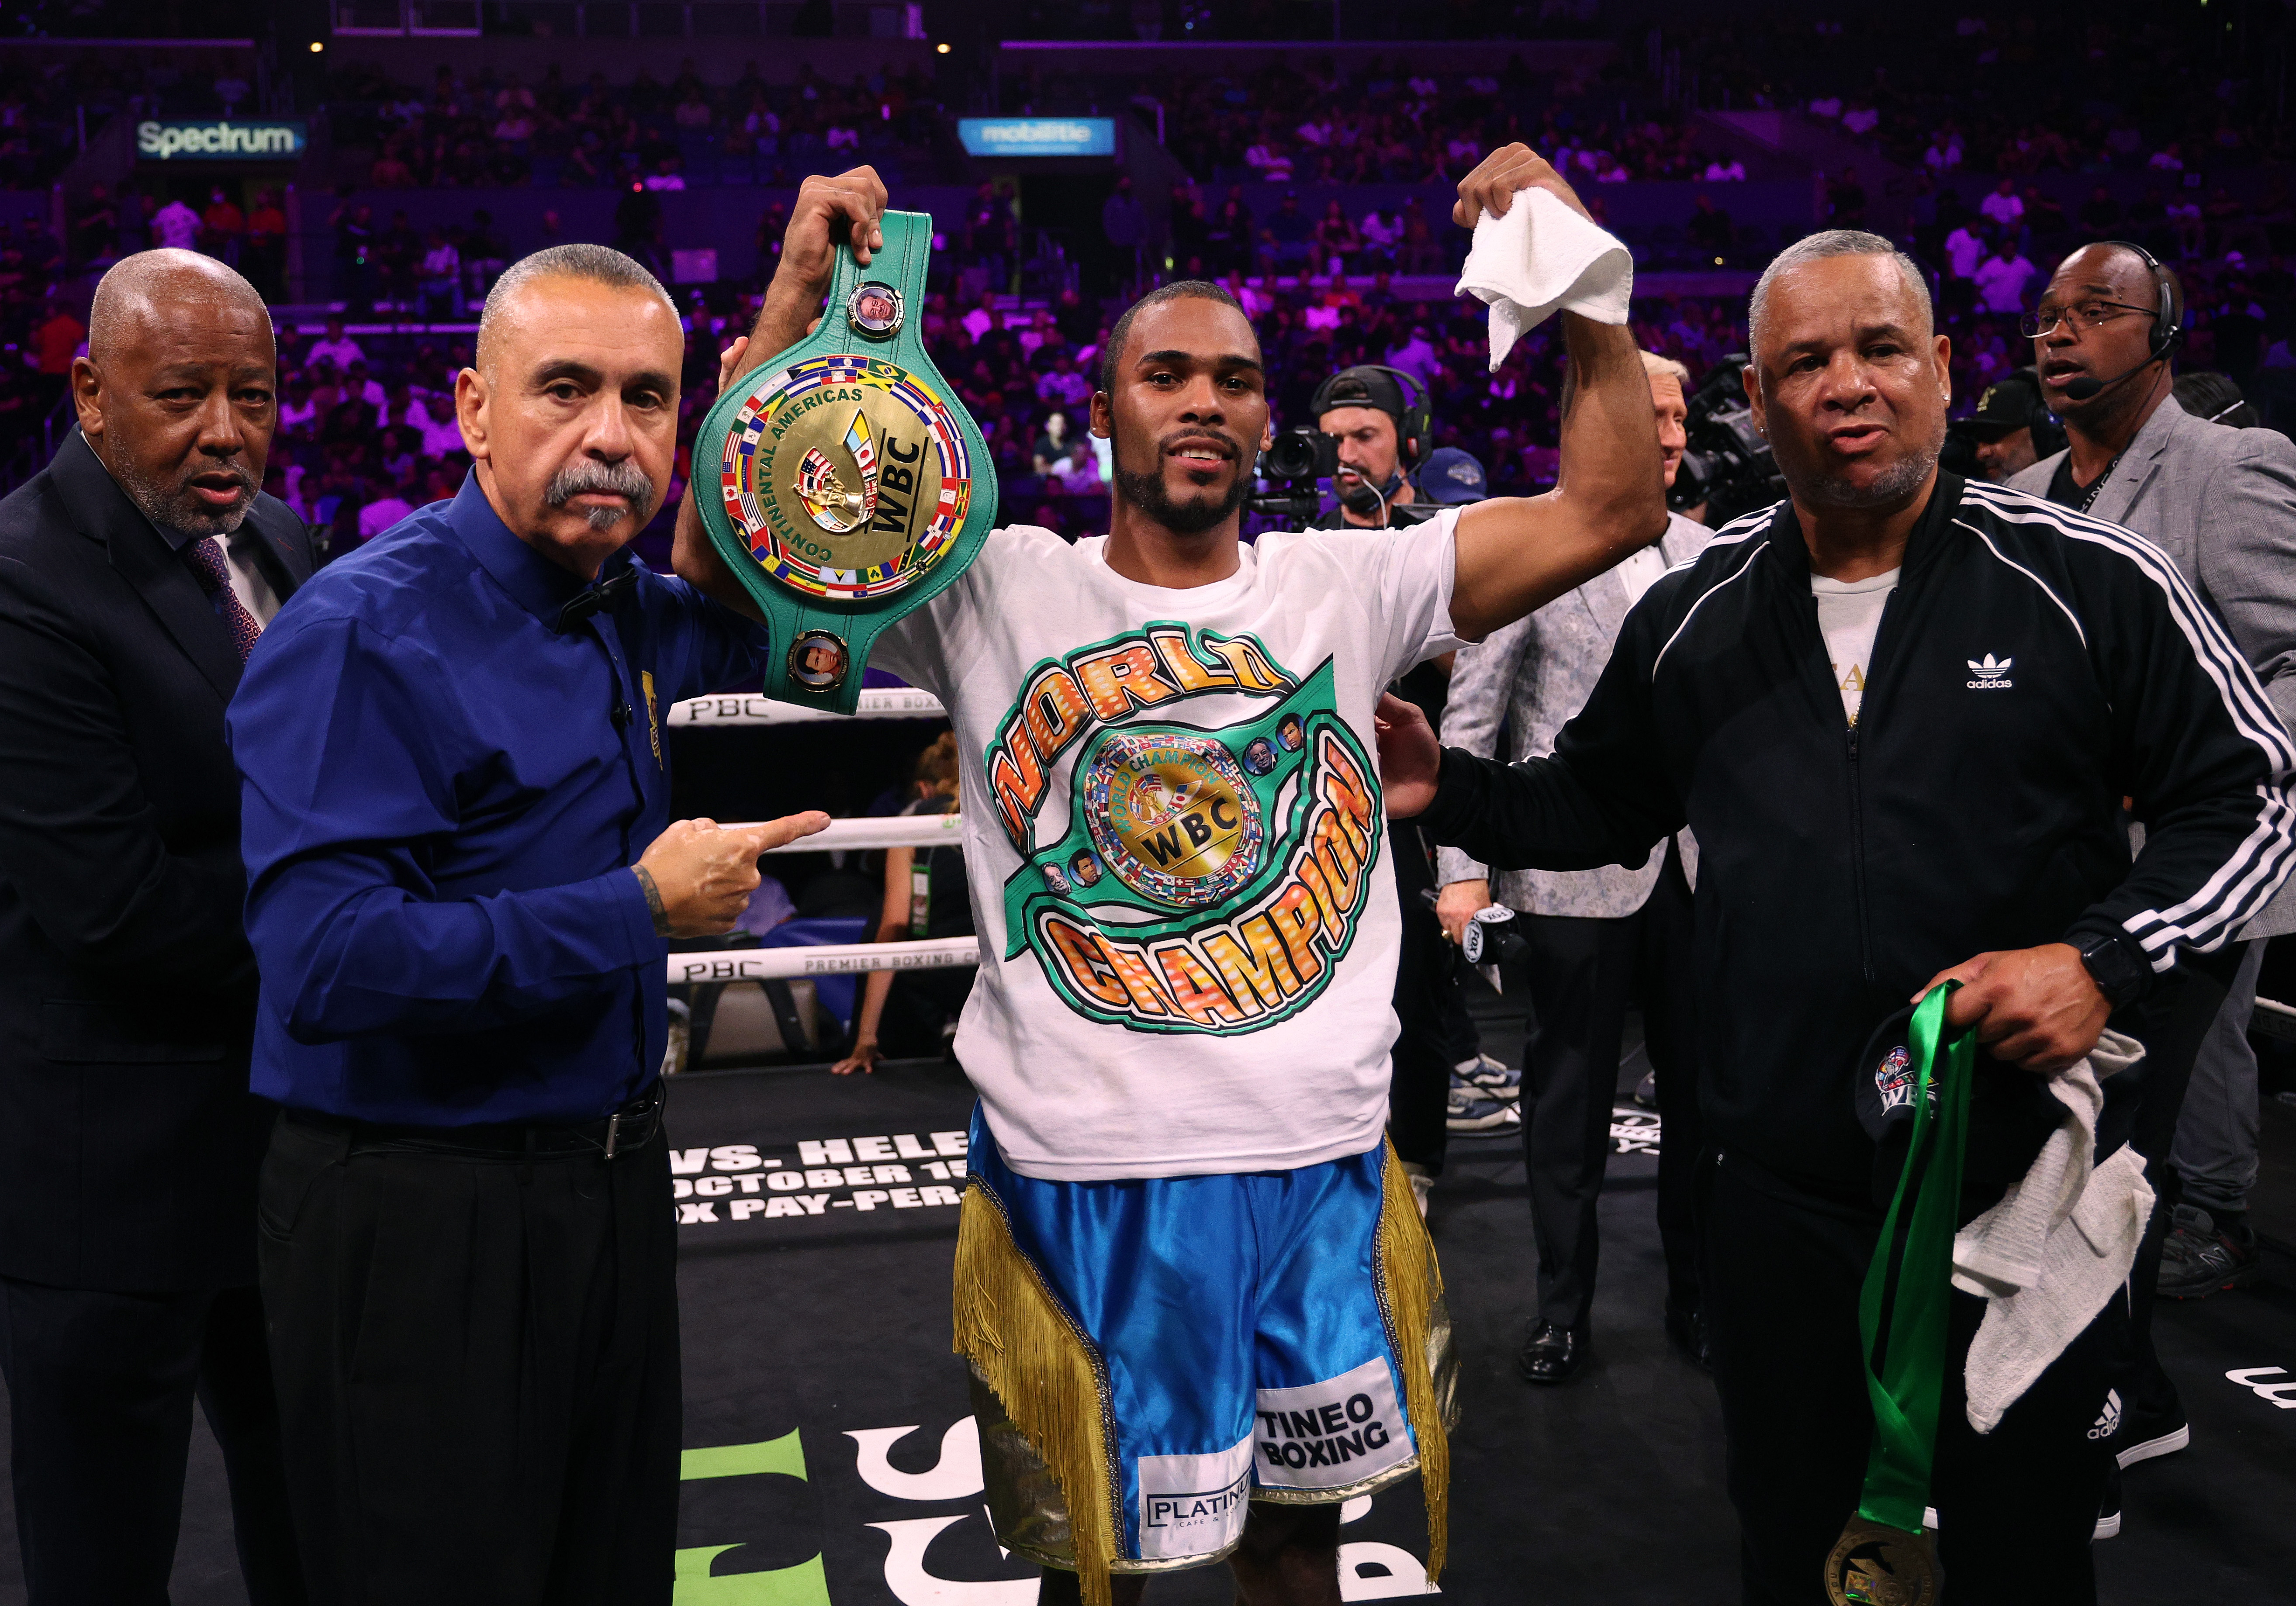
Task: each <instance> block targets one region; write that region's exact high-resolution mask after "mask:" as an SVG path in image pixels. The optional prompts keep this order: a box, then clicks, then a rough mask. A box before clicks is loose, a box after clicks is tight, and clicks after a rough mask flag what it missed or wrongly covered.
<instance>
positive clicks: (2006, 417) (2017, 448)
mask: <svg viewBox="0 0 2296 1606" xmlns="http://www.w3.org/2000/svg"><path fill="white" fill-rule="evenodd" d="M1956 428H1957V429H1959V430H1961V432H1962V433H1963V434H1964V435H1966V436H1968V438H1969V439H1970V442H1971V444H1972V446H1973V447H1975V448H1976V452H1975V455H1976V459H1977V471H1978V473H1979V474H1980V476H1982V477H1983V478H1985V479H1989V480H1991V481H1992V482H1993V483H1994V484H1996V485H1999V484H2001V483H2002V482H2003V481H2004V480H2005V479H2008V478H2009V477H2010V476H2011V475H2013V474H2020V473H2022V472H2024V471H2025V470H2027V469H2030V468H2031V467H2032V466H2033V465H2034V464H2035V463H2038V462H2039V461H2040V460H2041V459H2042V458H2044V457H2046V456H2048V455H2050V454H2051V453H2053V452H2062V451H2063V450H2064V449H2065V435H2064V430H2063V428H2062V426H2060V425H2059V424H2058V422H2057V421H2056V420H2055V419H2054V417H2052V416H2051V415H2050V413H2049V404H2048V403H2047V402H2046V401H2045V400H2044V399H2042V396H2041V376H2040V374H2039V373H2038V371H2037V370H2035V369H2032V368H2020V369H2018V370H2017V371H2016V372H2015V373H2011V374H2009V375H2007V376H2005V378H2003V379H2002V380H2001V381H2000V382H1999V383H1998V384H1993V385H1988V386H1987V387H1986V388H1985V394H1984V395H1983V396H1980V397H1978V398H1977V411H1976V412H1974V413H1972V414H1970V415H1969V417H1967V418H1966V419H1964V420H1963V421H1962V422H1961V423H1960V424H1958V425H1957V426H1956Z"/></svg>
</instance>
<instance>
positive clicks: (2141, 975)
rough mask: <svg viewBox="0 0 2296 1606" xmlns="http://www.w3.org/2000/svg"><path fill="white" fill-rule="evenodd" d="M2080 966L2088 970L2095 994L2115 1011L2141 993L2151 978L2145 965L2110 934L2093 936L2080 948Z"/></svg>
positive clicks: (2118, 939)
mask: <svg viewBox="0 0 2296 1606" xmlns="http://www.w3.org/2000/svg"><path fill="white" fill-rule="evenodd" d="M2080 958H2081V963H2083V964H2085V965H2087V967H2088V973H2089V978H2090V979H2092V980H2094V981H2095V983H2096V987H2097V991H2099V992H2101V993H2103V995H2104V1001H2105V1002H2106V1003H2107V1004H2111V1005H2112V1007H2113V1008H2114V1009H2119V1008H2120V1007H2121V1006H2122V1005H2123V1004H2128V1002H2129V1001H2131V1000H2132V999H2134V998H2136V996H2138V995H2140V994H2141V993H2143V992H2144V985H2145V983H2146V982H2148V981H2149V980H2151V979H2152V978H2151V976H2150V975H2149V974H2148V973H2147V972H2146V971H2145V969H2144V964H2143V963H2141V962H2140V961H2138V960H2136V959H2135V958H2133V957H2131V956H2130V955H2129V952H2128V946H2127V945H2126V944H2125V943H2123V942H2122V941H2121V940H2120V938H2119V937H2117V936H2114V935H2112V934H2111V933H2109V932H2108V933H2106V934H2105V935H2103V936H2100V937H2092V938H2089V939H2088V941H2087V942H2086V943H2083V944H2082V945H2081V948H2080Z"/></svg>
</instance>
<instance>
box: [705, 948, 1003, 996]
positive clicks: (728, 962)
mask: <svg viewBox="0 0 2296 1606" xmlns="http://www.w3.org/2000/svg"><path fill="white" fill-rule="evenodd" d="M979 963H980V944H979V943H978V942H976V941H975V940H974V939H973V938H970V937H943V938H935V939H934V940H932V941H930V942H856V943H843V944H837V945H831V946H822V947H815V948H806V947H788V948H724V949H720V950H719V951H717V953H714V954H672V955H670V956H669V984H670V986H672V987H684V986H687V985H690V984H692V983H695V982H726V981H779V980H790V979H795V978H798V977H801V976H850V975H853V974H855V973H856V972H857V971H937V970H946V969H947V968H949V967H951V966H955V965H961V964H979Z"/></svg>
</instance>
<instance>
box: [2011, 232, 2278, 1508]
mask: <svg viewBox="0 0 2296 1606" xmlns="http://www.w3.org/2000/svg"><path fill="white" fill-rule="evenodd" d="M2184 318H2185V300H2184V291H2183V287H2182V286H2181V285H2179V284H2178V283H2177V278H2176V275H2175V274H2172V273H2171V272H2170V271H2169V269H2168V268H2166V267H2163V266H2161V264H2160V263H2159V262H2158V261H2157V260H2156V259H2155V258H2153V254H2152V253H2151V252H2150V251H2148V250H2144V248H2143V247H2142V246H2138V245H2132V244H2129V243H2128V242H2122V241H2110V240H2109V241H2103V242H2099V243H2097V244H2094V245H2085V246H2083V247H2082V248H2081V249H2080V250H2077V251H2075V252H2074V253H2073V254H2072V255H2071V256H2070V257H2068V258H2065V259H2064V262H2063V263H2062V265H2061V266H2059V267H2058V269H2057V271H2056V273H2055V274H2054V276H2052V277H2051V279H2050V280H2049V283H2048V287H2047V288H2046V290H2045V291H2043V292H2042V294H2041V299H2040V303H2039V305H2038V307H2036V308H2035V310H2034V311H2033V313H2032V314H2031V315H2030V316H2029V317H2028V318H2027V319H2026V320H2025V321H2024V325H2023V328H2024V332H2025V333H2026V334H2028V335H2030V337H2031V338H2032V340H2033V355H2034V358H2035V361H2036V363H2037V365H2038V367H2039V370H2040V376H2041V383H2042V386H2043V387H2044V389H2045V390H2046V393H2047V395H2048V397H2049V398H2050V400H2051V402H2052V404H2053V405H2054V407H2055V409H2056V412H2057V415H2058V416H2059V417H2060V418H2062V419H2063V421H2064V427H2065V436H2066V439H2067V442H2068V445H2067V449H2066V450H2064V451H2062V452H2059V453H2057V454H2055V455H2052V456H2050V457H2047V458H2045V459H2044V460H2042V461H2041V462H2039V463H2035V464H2034V465H2033V466H2032V467H2031V468H2030V469H2027V470H2026V471H2024V472H2023V473H2021V474H2019V475H2018V476H2016V477H2015V478H2014V479H2012V480H2010V482H2009V483H2010V484H2011V485H2012V486H2013V487H2014V488H2017V489H2019V490H2024V491H2030V492H2031V493H2033V494H2034V495H2035V496H2046V497H2047V498H2048V499H2049V500H2050V501H2052V502H2054V503H2058V504H2062V505H2064V506H2067V507H2070V508H2072V509H2074V510H2076V511H2077V512H2084V513H2087V514H2088V515H2090V516H2091V517H2092V518H2095V519H2103V520H2110V521H2112V522H2113V523H2115V524H2122V525H2126V526H2128V528H2129V529H2134V530H2136V532H2137V533H2138V534H2140V535H2143V536H2144V537H2147V538H2148V539H2150V540H2151V541H2152V542H2153V545H2156V546H2158V547H2160V548H2161V551H2162V552H2164V553H2167V554H2168V556H2169V558H2170V559H2171V560H2172V561H2174V562H2175V563H2176V565H2177V572H2178V573H2180V574H2181V575H2183V577H2184V578H2185V583H2186V584H2187V585H2189V586H2192V588H2193V589H2194V591H2196V592H2198V593H2199V594H2200V595H2201V598H2202V601H2204V602H2207V603H2208V605H2209V608H2210V611H2211V612H2212V613H2213V614H2214V615H2215V616H2216V618H2217V619H2218V621H2220V622H2221V623H2222V625H2223V626H2224V627H2225V629H2226V631H2227V632H2228V633H2229V634H2230V635H2231V636H2232V639H2233V642H2234V643H2235V645H2236V646H2237V647H2238V648H2239V649H2240V653H2241V656H2242V657H2243V658H2244V659H2246V660H2248V663H2249V665H2250V667H2251V668H2253V669H2254V670H2255V671H2256V674H2257V677H2258V678H2259V680H2261V681H2262V682H2263V683H2264V687H2265V693H2266V695H2267V697H2268V698H2269V699H2270V700H2271V703H2272V708H2273V709H2274V711H2275V712H2276V713H2277V714H2278V715H2279V717H2280V718H2281V720H2282V721H2283V722H2284V723H2290V722H2296V579H2292V578H2291V577H2292V575H2296V445H2292V444H2291V443H2290V441H2289V440H2288V438H2286V437H2285V436H2284V435H2280V434H2278V433H2276V432H2275V431H2273V430H2227V429H2224V428H2221V427H2219V426H2217V425H2212V424H2210V423H2209V422H2205V421H2204V420H2202V419H2200V418H2196V417H2194V415H2193V414H2190V413H2188V412H2186V411H2185V408H2184V407H2183V406H2180V405H2179V404H2178V403H2177V399H2176V397H2175V396H2174V395H2173V394H2172V386H2173V383H2174V381H2173V380H2172V378H2171V375H2170V372H2169V366H2170V359H2171V357H2172V356H2174V354H2175V351H2176V348H2177V342H2178V340H2179V339H2180V337H2181V336H2182V334H2183V324H2184ZM2291 931H2296V895H2292V894H2289V893H2284V894H2282V895H2281V896H2280V897H2277V898H2276V899H2274V900H2273V901H2272V903H2271V904H2270V905H2267V906H2266V907H2265V908H2264V909H2263V910H2262V912H2261V913H2259V914H2257V915H2256V917H2255V918H2254V919H2252V920H2251V921H2250V922H2248V923H2247V924H2246V925H2245V926H2243V928H2242V929H2241V930H2239V931H2237V932H2236V933H2235V940H2234V941H2232V942H2229V943H2227V944H2226V945H2225V946H2224V947H2223V948H2222V949H2221V950H2219V951H2218V952H2217V953H2214V954H2210V955H2187V956H2186V957H2185V961H2184V963H2180V964H2179V965H2178V967H2177V980H2176V982H2175V984H2174V985H2173V986H2172V987H2165V988H2163V989H2162V993H2161V997H2160V998H2159V999H2157V1000H2156V1001H2155V1002H2154V1005H2153V1013H2154V1015H2155V1017H2156V1023H2155V1028H2154V1034H2153V1036H2148V1037H2145V1042H2146V1044H2147V1045H2148V1047H2150V1048H2151V1049H2152V1051H2153V1053H2152V1054H2151V1056H2150V1058H2149V1059H2148V1061H2147V1074H2146V1077H2145V1083H2144V1096H2143V1101H2142V1103H2141V1104H2140V1106H2139V1110H2138V1113H2137V1117H2136V1121H2137V1129H2136V1136H2135V1138H2134V1140H2133V1141H2134V1142H2135V1143H2136V1150H2137V1152H2139V1153H2140V1154H2142V1155H2144V1159H2145V1175H2146V1176H2147V1178H2148V1179H2149V1180H2150V1181H2151V1182H2152V1184H2153V1189H2154V1191H2155V1192H2156V1193H2157V1194H2158V1195H2159V1200H2158V1202H2157V1203H2156V1205H2155V1206H2154V1211H2153V1225H2152V1229H2151V1231H2150V1232H2148V1233H2146V1235H2145V1247H2144V1253H2143V1254H2141V1255H2140V1256H2139V1257H2138V1258H2137V1261H2136V1271H2135V1273H2134V1274H2133V1277H2132V1281H2131V1292H2132V1298H2131V1316H2132V1318H2133V1321H2134V1323H2135V1327H2136V1356H2137V1357H2138V1367H2137V1370H2136V1373H2135V1374H2134V1375H2133V1376H2132V1377H2131V1379H2130V1380H2129V1382H2128V1384H2127V1385H2125V1386H2124V1387H2123V1389H2122V1393H2123V1395H2124V1398H2123V1401H2122V1417H2121V1426H2120V1433H2119V1435H2118V1437H2117V1438H2115V1439H2114V1441H2113V1447H2114V1450H2115V1452H2116V1454H2118V1456H2119V1457H2120V1463H2121V1464H2122V1465H2124V1466H2127V1465H2130V1464H2133V1463H2136V1462H2137V1461H2141V1460H2144V1459H2147V1458H2149V1457H2151V1456H2154V1455H2161V1454H2169V1452H2171V1451H2175V1450H2181V1449H2183V1448H2184V1447H2185V1445H2186V1444H2187V1443H2189V1442H2190V1439H2191V1430H2190V1428H2189V1427H2188V1425H2187V1423H2186V1422H2185V1413H2184V1409H2183V1406H2182V1405H2181V1404H2180V1403H2179V1402H2178V1400H2177V1390H2176V1386H2175V1385H2174V1384H2173V1383H2171V1382H2170V1381H2169V1377H2168V1374H2167V1373H2166V1372H2164V1371H2162V1369H2161V1364H2160V1361H2159V1358H2158V1356H2156V1355H2155V1354H2154V1352H2153V1344H2152V1336H2151V1315H2152V1302H2153V1291H2154V1289H2155V1287H2156V1286H2157V1287H2158V1289H2159V1290H2160V1291H2161V1292H2164V1293H2170V1294H2193V1293H2208V1292H2211V1291H2214V1290H2216V1289H2218V1288H2221V1287H2225V1286H2227V1285H2228V1284H2229V1283H2231V1282H2234V1281H2235V1280H2238V1279H2240V1278H2241V1277H2243V1275H2250V1276H2252V1275H2253V1274H2254V1270H2255V1266H2256V1256H2257V1251H2256V1243H2255V1237H2254V1234H2253V1233H2252V1231H2251V1229H2250V1227H2249V1226H2248V1224H2247V1220H2246V1211H2245V1209H2243V1208H2242V1207H2243V1206H2244V1205H2245V1204H2246V1202H2247V1179H2248V1178H2250V1177H2252V1176H2254V1174H2255V1173H2254V1160H2253V1159H2252V1151H2251V1158H2250V1159H2247V1160H2245V1161H2244V1162H2243V1160H2242V1159H2241V1158H2240V1157H2239V1154H2238V1145H2236V1144H2227V1143H2225V1142H2224V1141H2223V1136H2224V1135H2223V1126H2224V1118H2225V1115H2226V1107H2227V1105H2228V1103H2230V1102H2232V1100H2233V1099H2235V1098H2236V1097H2237V1096H2238V1095H2237V1094H2235V1093H2233V1091H2232V1090H2235V1089H2240V1088H2243V1087H2245V1088H2250V1089H2252V1088H2253V1087H2254V1086H2255V1084H2256V1055H2255V1053H2254V1051H2253V1050H2252V1049H2251V1048H2250V1047H2249V1045H2248V1037H2247V1032H2246V1030H2245V1027H2246V1023H2247V1020H2248V1016H2249V1012H2250V1010H2251V1008H2252V1007H2253V1005H2254V1002H2255V997H2256V976H2257V967H2258V966H2259V963H2261V962H2262V959H2263V955H2264V939H2265V938H2271V937H2279V936H2284V935H2285V934H2287V933H2288V932H2291ZM2188 1077H2189V1082H2190V1086H2191V1090H2192V1092H2193V1094H2194V1096H2195V1097H2196V1098H2197V1099H2198V1100H2199V1101H2200V1107H2199V1108H2197V1109H2196V1110H2195V1120H2194V1128H2193V1132H2192V1135H2191V1138H2190V1140H2189V1141H2188V1140H2187V1136H2186V1132H2185V1127H2184V1125H2183V1123H2182V1121H2181V1119H2180V1111H2181V1110H2183V1109H2184V1106H2185V1096H2186V1091H2187V1089H2186V1082H2187V1078H2188ZM2248 1096H2249V1097H2250V1098H2251V1099H2252V1098H2253V1096H2254V1095H2253V1094H2252V1093H2251V1094H2248ZM2212 1139H2213V1141H2211V1140H2212ZM2172 1148H2173V1149H2174V1150H2175V1151H2176V1156H2177V1163H2176V1164H2173V1165H2172V1164H2171V1163H2170V1151H2171V1149H2172ZM2243 1166H2244V1167H2245V1176H2243V1175H2242V1173H2243ZM2180 1173H2181V1176H2180ZM2180 1183H2181V1184H2182V1194H2183V1196H2184V1197H2182V1198H2180V1192H2179V1184H2180ZM2186 1199H2189V1200H2190V1201H2191V1202H2185V1200H2186Z"/></svg>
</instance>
